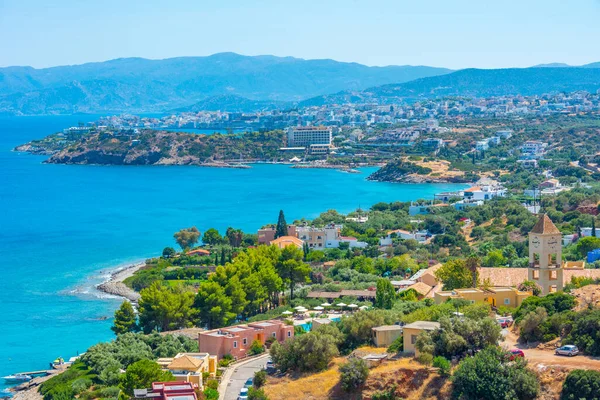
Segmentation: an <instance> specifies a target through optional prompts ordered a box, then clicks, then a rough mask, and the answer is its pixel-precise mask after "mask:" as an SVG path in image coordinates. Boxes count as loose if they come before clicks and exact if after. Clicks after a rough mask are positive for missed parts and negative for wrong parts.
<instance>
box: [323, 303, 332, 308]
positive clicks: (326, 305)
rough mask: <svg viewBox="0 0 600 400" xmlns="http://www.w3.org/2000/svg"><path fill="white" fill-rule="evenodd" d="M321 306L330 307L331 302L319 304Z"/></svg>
mask: <svg viewBox="0 0 600 400" xmlns="http://www.w3.org/2000/svg"><path fill="white" fill-rule="evenodd" d="M321 306H322V307H331V304H329V303H323V304H321Z"/></svg>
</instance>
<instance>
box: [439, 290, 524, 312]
mask: <svg viewBox="0 0 600 400" xmlns="http://www.w3.org/2000/svg"><path fill="white" fill-rule="evenodd" d="M531 295H532V293H531V292H522V291H520V290H517V289H515V288H513V287H503V286H497V287H491V288H487V289H486V288H481V289H480V288H465V289H454V290H444V291H439V292H436V293H435V295H434V299H435V302H436V304H440V303H443V302H445V301H447V300H448V299H464V300H467V301H470V302H471V303H483V302H487V303H490V304H491V305H492V307H497V306H501V305H502V306H507V307H519V306H520V305H521V303H522V302H523V300H525V299H526V298H527V297H529V296H531Z"/></svg>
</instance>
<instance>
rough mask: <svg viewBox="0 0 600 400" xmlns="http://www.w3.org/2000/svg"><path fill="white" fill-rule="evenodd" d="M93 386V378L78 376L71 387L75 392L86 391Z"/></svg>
mask: <svg viewBox="0 0 600 400" xmlns="http://www.w3.org/2000/svg"><path fill="white" fill-rule="evenodd" d="M91 386H92V380H91V379H88V378H78V379H76V380H74V381H73V383H71V388H72V389H73V392H75V394H79V393H82V392H85V391H86V390H88V389H89V388H90V387H91Z"/></svg>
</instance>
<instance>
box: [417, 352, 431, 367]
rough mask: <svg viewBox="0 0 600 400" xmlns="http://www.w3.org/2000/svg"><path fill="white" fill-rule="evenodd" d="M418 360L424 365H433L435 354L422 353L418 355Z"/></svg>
mask: <svg viewBox="0 0 600 400" xmlns="http://www.w3.org/2000/svg"><path fill="white" fill-rule="evenodd" d="M417 361H418V362H420V363H421V364H423V365H431V363H432V362H433V355H432V354H430V353H420V354H419V356H418V357H417Z"/></svg>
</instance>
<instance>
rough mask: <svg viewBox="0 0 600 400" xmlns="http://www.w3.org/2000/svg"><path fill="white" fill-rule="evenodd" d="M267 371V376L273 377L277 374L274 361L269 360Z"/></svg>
mask: <svg viewBox="0 0 600 400" xmlns="http://www.w3.org/2000/svg"><path fill="white" fill-rule="evenodd" d="M265 371H267V374H269V375H272V374H274V373H275V372H277V368H275V364H273V360H271V359H270V358H269V359H268V360H267V365H266V366H265Z"/></svg>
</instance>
